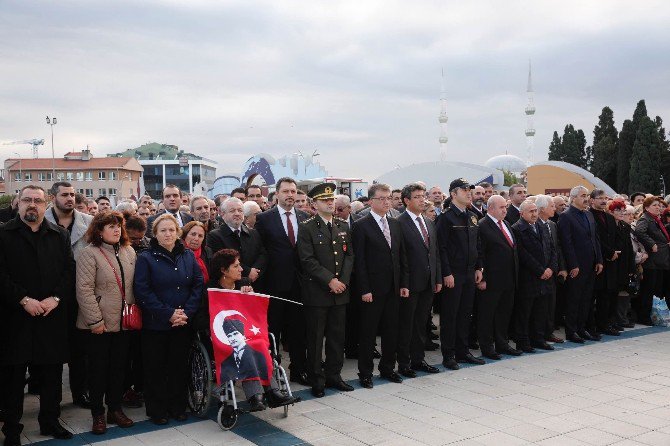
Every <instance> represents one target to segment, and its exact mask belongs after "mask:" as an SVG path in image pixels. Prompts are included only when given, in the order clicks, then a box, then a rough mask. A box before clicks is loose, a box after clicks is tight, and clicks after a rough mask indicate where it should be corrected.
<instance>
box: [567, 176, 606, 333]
mask: <svg viewBox="0 0 670 446" xmlns="http://www.w3.org/2000/svg"><path fill="white" fill-rule="evenodd" d="M570 202H571V203H570V207H568V209H567V210H566V211H565V212H563V213H562V214H561V218H560V219H559V220H558V233H559V236H560V239H561V247H562V248H563V255H564V256H565V263H566V265H567V268H568V271H569V272H568V279H567V281H566V285H565V286H566V296H565V334H566V339H567V340H569V341H572V342H576V343H579V344H583V343H584V341H585V340H588V341H595V340H598V337H597V336H598V335H597V334H596V333H594V334H593V336H592V335H591V333H589V332H588V331H586V322H587V319H588V317H589V309H590V305H591V302H592V299H593V285H594V282H595V277H596V275H597V274H600V273H601V272H602V270H603V258H602V252H601V251H600V243H599V241H598V234H597V232H596V223H595V221H594V219H593V214H591V213H590V212H588V210H587V207H588V203H589V191H588V189H587V188H585V187H584V186H575V187H573V188H572V190H571V191H570Z"/></svg>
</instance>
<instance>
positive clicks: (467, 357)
mask: <svg viewBox="0 0 670 446" xmlns="http://www.w3.org/2000/svg"><path fill="white" fill-rule="evenodd" d="M456 361H457V362H467V363H468V364H475V365H484V364H486V361H484V360H483V359H482V358H475V357H474V356H472V353H468V354H467V355H465V356H457V357H456Z"/></svg>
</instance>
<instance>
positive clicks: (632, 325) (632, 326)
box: [624, 322, 635, 328]
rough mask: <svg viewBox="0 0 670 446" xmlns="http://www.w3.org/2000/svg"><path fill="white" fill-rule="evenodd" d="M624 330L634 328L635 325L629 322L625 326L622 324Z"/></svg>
mask: <svg viewBox="0 0 670 446" xmlns="http://www.w3.org/2000/svg"><path fill="white" fill-rule="evenodd" d="M624 328H635V323H633V322H629V323H627V324H624Z"/></svg>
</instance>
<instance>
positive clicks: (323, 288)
mask: <svg viewBox="0 0 670 446" xmlns="http://www.w3.org/2000/svg"><path fill="white" fill-rule="evenodd" d="M336 187H337V186H336V185H335V184H334V183H321V184H318V185H316V186H314V187H313V188H312V190H310V191H309V194H308V195H309V197H310V198H311V199H312V200H313V203H314V206H315V207H316V211H317V215H316V216H314V217H313V218H310V219H308V220H306V221H305V222H303V223H301V224H300V226H299V229H298V255H299V256H300V263H301V266H302V273H301V274H302V275H301V279H302V280H301V281H302V296H303V303H304V305H305V325H306V327H307V368H308V374H309V375H310V376H309V377H310V378H311V380H312V394H313V395H314V396H315V397H317V398H321V397H323V396H324V395H325V393H324V390H323V389H324V386H328V387H331V388H334V389H337V390H341V391H344V392H350V391H352V390H354V388H353V387H351V386H350V385H349V384H347V383H345V382H344V381H343V380H342V375H341V373H342V366H343V364H344V337H345V321H346V308H347V302H348V301H349V285H350V283H351V272H352V270H353V267H354V250H353V248H352V246H351V232H350V231H349V225H347V223H346V222H345V221H344V220H341V219H339V218H337V217H333V211H334V210H335V196H334V194H333V192H335V189H336ZM324 338H325V340H326V362H325V366H322V362H321V361H322V355H321V351H322V350H323V341H324Z"/></svg>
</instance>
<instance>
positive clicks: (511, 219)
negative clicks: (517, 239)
mask: <svg viewBox="0 0 670 446" xmlns="http://www.w3.org/2000/svg"><path fill="white" fill-rule="evenodd" d="M526 196H527V192H526V186H524V185H523V184H513V185H511V186H510V187H509V200H510V204H509V206H508V208H507V216H506V217H505V220H507V222H508V223H509V224H510V225H513V224H514V223H516V222H517V221H519V218H520V216H521V214H520V211H519V206H521V203H523V202H524V201H525V200H526Z"/></svg>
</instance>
